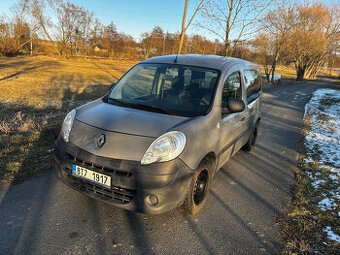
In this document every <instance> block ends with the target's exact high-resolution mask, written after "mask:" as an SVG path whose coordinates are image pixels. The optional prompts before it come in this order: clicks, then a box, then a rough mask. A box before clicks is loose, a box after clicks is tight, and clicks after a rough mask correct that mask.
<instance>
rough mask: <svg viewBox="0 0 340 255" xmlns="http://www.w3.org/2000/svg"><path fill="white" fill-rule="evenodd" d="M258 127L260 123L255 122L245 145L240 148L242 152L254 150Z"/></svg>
mask: <svg viewBox="0 0 340 255" xmlns="http://www.w3.org/2000/svg"><path fill="white" fill-rule="evenodd" d="M259 126H260V122H259V121H258V122H256V124H255V127H254V129H253V131H252V132H251V134H250V136H249V139H248V141H247V143H246V144H245V145H244V146H243V147H242V149H243V150H244V151H251V150H252V149H253V148H254V146H255V142H256V138H257V133H258V130H259Z"/></svg>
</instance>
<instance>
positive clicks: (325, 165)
mask: <svg viewBox="0 0 340 255" xmlns="http://www.w3.org/2000/svg"><path fill="white" fill-rule="evenodd" d="M307 116H308V117H309V123H310V130H309V132H308V135H307V136H306V137H305V147H306V148H307V155H306V158H305V159H304V162H305V163H308V164H316V165H317V166H318V168H319V169H320V170H321V171H322V174H321V172H319V173H318V172H307V175H308V177H309V178H310V179H311V181H312V186H313V188H314V189H319V188H322V187H323V186H325V185H327V186H328V184H331V185H330V186H329V187H331V188H329V189H327V190H323V191H322V200H321V201H320V202H319V203H318V206H319V207H320V208H321V209H322V210H334V209H335V208H336V207H337V206H338V203H339V200H340V91H339V90H334V89H319V90H316V91H315V92H314V93H313V96H312V97H311V99H310V101H309V102H308V103H307V104H306V106H305V114H304V118H306V117H307ZM324 170H326V171H324ZM327 170H328V171H329V173H328V171H327Z"/></svg>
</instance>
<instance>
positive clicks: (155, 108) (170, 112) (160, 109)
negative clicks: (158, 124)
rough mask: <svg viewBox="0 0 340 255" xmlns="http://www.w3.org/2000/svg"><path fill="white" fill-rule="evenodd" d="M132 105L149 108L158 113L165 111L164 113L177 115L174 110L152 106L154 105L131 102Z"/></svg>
mask: <svg viewBox="0 0 340 255" xmlns="http://www.w3.org/2000/svg"><path fill="white" fill-rule="evenodd" d="M133 106H136V107H137V108H139V109H145V110H151V111H153V112H160V113H166V114H170V115H177V114H176V113H175V112H172V111H169V110H165V109H162V108H159V107H157V106H154V105H145V104H133Z"/></svg>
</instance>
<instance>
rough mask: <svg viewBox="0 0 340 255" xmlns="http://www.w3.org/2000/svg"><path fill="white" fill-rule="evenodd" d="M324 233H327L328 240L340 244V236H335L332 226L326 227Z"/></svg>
mask: <svg viewBox="0 0 340 255" xmlns="http://www.w3.org/2000/svg"><path fill="white" fill-rule="evenodd" d="M323 231H324V232H325V233H327V237H328V239H330V240H332V241H335V242H338V243H340V236H339V235H337V234H335V233H334V232H333V231H332V228H331V227H330V226H327V227H325V228H324V229H323Z"/></svg>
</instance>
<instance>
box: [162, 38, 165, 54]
mask: <svg viewBox="0 0 340 255" xmlns="http://www.w3.org/2000/svg"><path fill="white" fill-rule="evenodd" d="M164 49H165V33H163V51H162V55H164Z"/></svg>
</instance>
